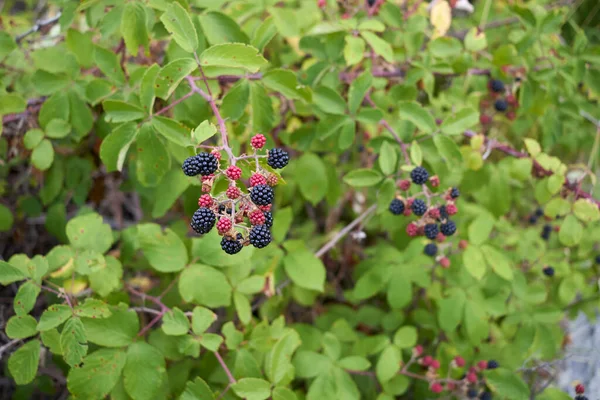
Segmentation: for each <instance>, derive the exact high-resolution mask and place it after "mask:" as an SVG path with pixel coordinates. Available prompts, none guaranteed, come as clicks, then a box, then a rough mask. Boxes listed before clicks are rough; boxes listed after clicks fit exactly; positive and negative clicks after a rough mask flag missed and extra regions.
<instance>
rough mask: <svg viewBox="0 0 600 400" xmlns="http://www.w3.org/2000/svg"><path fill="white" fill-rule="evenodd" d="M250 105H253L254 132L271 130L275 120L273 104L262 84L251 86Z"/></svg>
mask: <svg viewBox="0 0 600 400" xmlns="http://www.w3.org/2000/svg"><path fill="white" fill-rule="evenodd" d="M250 106H251V107H252V129H253V130H254V132H269V131H270V129H271V127H272V126H273V122H274V120H275V114H274V112H273V104H272V103H271V98H270V97H269V96H268V95H267V92H266V90H265V89H264V87H263V86H262V85H260V84H256V83H255V84H252V85H251V86H250Z"/></svg>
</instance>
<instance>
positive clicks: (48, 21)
mask: <svg viewBox="0 0 600 400" xmlns="http://www.w3.org/2000/svg"><path fill="white" fill-rule="evenodd" d="M61 15H62V13H61V12H59V13H58V14H56V15H55V16H54V17H52V18H48V19H45V20H38V21H37V22H36V23H35V25H34V26H32V27H31V28H29V29H28V30H27V31H25V32H23V33H21V34H20V35H18V36H17V37H15V41H16V42H17V43H19V42H20V41H21V40H23V39H25V38H26V37H27V36H29V35H31V34H32V33H35V32H37V31H39V30H40V29H41V28H44V27H46V26H48V25H53V24H55V23H56V22H58V20H59V19H60V16H61Z"/></svg>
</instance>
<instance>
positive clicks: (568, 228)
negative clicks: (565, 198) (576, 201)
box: [558, 215, 583, 247]
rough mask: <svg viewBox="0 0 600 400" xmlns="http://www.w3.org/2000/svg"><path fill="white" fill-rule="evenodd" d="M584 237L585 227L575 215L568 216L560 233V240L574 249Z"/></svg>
mask: <svg viewBox="0 0 600 400" xmlns="http://www.w3.org/2000/svg"><path fill="white" fill-rule="evenodd" d="M582 237H583V226H582V225H581V223H580V222H579V221H577V218H575V217H574V216H573V215H567V217H566V218H565V220H564V221H563V223H562V225H561V226H560V231H558V239H559V240H560V242H561V243H562V244H564V245H565V246H567V247H573V246H575V245H576V244H578V243H579V242H580V241H581V238H582Z"/></svg>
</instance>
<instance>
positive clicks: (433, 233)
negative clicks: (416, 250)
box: [424, 224, 440, 240]
mask: <svg viewBox="0 0 600 400" xmlns="http://www.w3.org/2000/svg"><path fill="white" fill-rule="evenodd" d="M424 232H425V237H426V238H427V239H431V240H433V239H435V238H436V237H437V235H438V233H439V232H440V230H439V228H438V226H437V224H427V225H425V229H424Z"/></svg>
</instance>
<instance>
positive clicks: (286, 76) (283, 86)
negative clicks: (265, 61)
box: [262, 68, 312, 102]
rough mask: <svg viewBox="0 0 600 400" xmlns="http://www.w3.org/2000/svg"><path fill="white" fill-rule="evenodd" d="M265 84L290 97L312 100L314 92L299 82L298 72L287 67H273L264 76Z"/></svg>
mask: <svg viewBox="0 0 600 400" xmlns="http://www.w3.org/2000/svg"><path fill="white" fill-rule="evenodd" d="M262 82H263V84H264V85H265V86H266V87H268V88H269V89H271V90H274V91H276V92H279V93H281V94H282V95H284V96H285V97H287V98H288V99H293V100H304V101H306V102H310V101H311V100H312V92H311V90H310V89H309V88H308V87H305V86H303V85H301V84H300V83H298V79H297V78H296V74H294V73H293V72H292V71H290V70H287V69H281V68H277V69H272V70H270V71H269V72H267V73H266V74H265V75H264V76H263V78H262Z"/></svg>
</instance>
